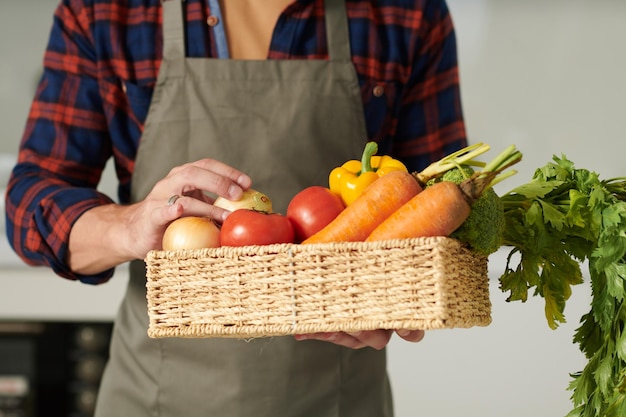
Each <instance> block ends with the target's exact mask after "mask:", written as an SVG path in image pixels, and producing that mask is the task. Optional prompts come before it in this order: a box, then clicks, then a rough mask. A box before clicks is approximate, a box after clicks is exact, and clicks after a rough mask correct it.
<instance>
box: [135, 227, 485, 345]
mask: <svg viewBox="0 0 626 417" xmlns="http://www.w3.org/2000/svg"><path fill="white" fill-rule="evenodd" d="M146 264H147V278H148V279H147V284H146V285H147V299H148V313H149V318H150V324H149V329H148V334H149V336H150V337H154V338H159V337H237V338H255V337H267V336H280V335H292V334H299V333H310V332H332V331H350V332H354V331H362V330H373V329H379V328H386V329H424V330H429V329H442V328H455V327H463V328H467V327H472V326H486V325H488V324H489V323H490V322H491V303H490V300H489V282H488V277H487V258H486V257H482V256H477V255H476V254H474V253H473V252H471V251H470V250H468V249H467V248H466V247H464V246H463V245H462V244H461V243H460V242H459V241H457V240H454V239H451V238H446V237H437V238H420V239H402V240H391V241H384V242H371V243H363V242H354V243H341V244H314V245H313V244H311V245H296V244H279V245H268V246H248V247H239V248H234V247H221V248H217V249H200V250H187V251H152V252H150V253H149V254H148V256H147V258H146Z"/></svg>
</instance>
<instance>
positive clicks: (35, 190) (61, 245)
mask: <svg viewBox="0 0 626 417" xmlns="http://www.w3.org/2000/svg"><path fill="white" fill-rule="evenodd" d="M183 4H184V7H185V9H186V19H187V26H186V30H187V39H189V40H191V41H189V42H188V46H187V47H188V56H191V57H216V56H217V47H216V42H215V37H214V34H213V33H212V28H211V27H210V26H209V25H208V24H207V18H208V17H209V16H211V10H210V8H209V5H208V1H206V0H204V1H202V0H187V1H186V2H185V3H183ZM347 9H348V18H349V28H350V43H351V48H352V55H353V56H352V60H353V62H354V65H355V67H356V70H357V73H358V77H359V82H360V87H361V92H362V97H363V104H364V109H363V110H364V113H365V120H366V122H367V131H368V135H369V137H370V138H375V139H376V140H378V141H379V148H380V152H381V153H384V154H390V155H393V156H395V157H397V158H399V159H401V160H403V161H404V162H405V163H406V164H407V166H408V167H409V168H410V169H411V170H419V169H421V168H423V167H425V166H426V165H428V164H429V163H430V162H432V161H433V160H436V159H439V158H441V157H442V156H444V155H446V154H448V153H450V152H452V151H455V150H457V149H459V148H460V147H462V146H464V145H465V144H466V139H465V128H464V123H463V117H462V110H461V100H460V93H459V76H458V67H457V55H456V40H455V35H454V29H453V24H452V21H451V17H450V14H449V10H448V8H447V5H446V4H445V1H444V0H347ZM161 18H162V15H161V0H117V1H114V0H63V1H62V2H61V4H60V5H59V7H58V9H57V11H56V13H55V16H54V21H53V25H52V30H51V34H50V39H49V44H48V47H47V50H46V53H45V60H44V67H45V68H44V74H43V77H42V79H41V83H40V84H39V88H38V90H37V93H36V96H35V99H34V101H33V104H32V108H31V111H30V115H29V118H28V122H27V126H26V129H25V132H24V137H23V139H22V142H21V146H20V150H19V157H18V163H17V165H16V166H15V169H14V171H13V176H12V178H11V180H10V183H9V189H8V193H7V197H6V199H7V201H6V203H7V204H6V214H7V224H6V229H7V236H8V238H9V241H10V242H11V244H12V246H13V247H14V249H15V251H16V252H17V254H18V255H19V256H20V257H21V258H23V259H24V261H25V262H26V263H28V264H31V265H48V266H50V267H51V268H52V269H53V270H54V271H55V273H57V274H58V275H60V276H63V277H66V278H70V279H80V280H81V281H83V282H86V283H92V284H96V283H101V282H104V281H106V280H107V279H108V278H109V277H110V276H111V275H112V273H113V270H110V271H106V272H104V273H102V274H100V275H97V276H77V275H76V274H74V273H72V271H70V270H69V268H68V266H67V263H66V262H65V259H66V256H67V251H68V239H69V232H70V228H71V227H72V224H73V223H74V221H75V220H76V219H77V218H78V217H79V216H80V215H81V214H82V213H83V212H84V211H85V210H88V209H90V208H93V207H94V206H97V205H101V204H108V203H111V202H112V199H111V198H109V197H107V196H105V195H103V194H102V193H100V192H98V191H97V189H96V187H97V185H98V182H99V181H100V177H101V175H102V172H103V169H104V167H105V164H106V163H107V160H109V159H110V158H111V157H113V159H114V161H115V169H116V172H117V177H118V179H119V193H118V196H117V200H118V201H119V202H120V203H122V204H124V203H128V201H129V190H130V181H131V174H132V172H133V164H134V159H135V154H136V152H137V146H138V145H139V141H140V138H141V132H142V128H143V123H144V119H145V118H146V113H147V110H148V106H149V103H150V99H151V95H152V91H153V88H154V85H155V80H156V77H157V73H158V70H159V64H160V61H161V46H162V33H161ZM325 36H326V35H325V30H324V3H323V0H297V1H295V2H294V3H293V4H292V5H290V6H289V7H288V9H287V10H286V11H285V13H284V14H283V15H282V16H281V17H280V20H279V22H278V24H277V26H276V30H275V32H274V36H273V39H272V41H271V47H270V52H269V56H268V58H269V59H324V58H326V57H327V51H326V38H325ZM381 87H382V89H381ZM381 92H384V93H383V94H380V93H381Z"/></svg>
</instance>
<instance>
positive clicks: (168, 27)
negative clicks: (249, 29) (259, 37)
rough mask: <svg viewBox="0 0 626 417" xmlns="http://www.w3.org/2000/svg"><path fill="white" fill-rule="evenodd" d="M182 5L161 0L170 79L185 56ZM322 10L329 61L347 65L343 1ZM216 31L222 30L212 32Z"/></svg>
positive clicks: (347, 38)
mask: <svg viewBox="0 0 626 417" xmlns="http://www.w3.org/2000/svg"><path fill="white" fill-rule="evenodd" d="M183 2H184V0H162V3H163V59H164V60H167V61H169V63H170V65H171V72H170V73H171V74H172V75H182V72H183V65H182V61H183V58H184V57H185V56H186V54H185V25H184V16H183ZM211 4H213V5H214V7H215V4H217V2H216V1H215V2H211ZM217 7H219V6H217ZM324 10H325V22H326V42H327V47H328V56H329V59H330V60H331V61H343V62H345V61H350V60H351V58H352V54H351V51H350V33H349V30H348V15H347V12H346V4H345V0H325V1H324ZM220 29H222V28H217V29H216V30H220ZM222 30H223V29H222ZM224 39H225V38H224ZM218 46H219V45H218ZM224 47H225V45H222V48H218V49H222V53H220V56H224V55H225V51H223V49H224Z"/></svg>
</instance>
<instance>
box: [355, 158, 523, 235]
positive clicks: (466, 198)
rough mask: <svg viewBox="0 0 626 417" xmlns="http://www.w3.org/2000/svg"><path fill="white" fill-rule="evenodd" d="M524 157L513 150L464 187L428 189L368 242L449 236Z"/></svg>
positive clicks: (440, 184)
mask: <svg viewBox="0 0 626 417" xmlns="http://www.w3.org/2000/svg"><path fill="white" fill-rule="evenodd" d="M521 158H522V154H521V153H520V152H519V151H517V150H516V149H515V147H514V146H510V147H508V148H507V149H505V150H504V151H503V152H502V153H501V154H500V155H498V157H497V158H496V159H494V160H493V161H492V162H491V163H489V164H487V165H486V166H485V168H484V169H483V170H482V171H480V172H476V173H475V174H473V175H472V176H471V177H470V178H468V179H467V180H465V181H463V182H462V183H460V184H458V185H457V184H456V183H453V182H450V181H441V182H438V183H435V184H433V185H431V186H428V187H426V188H425V189H424V191H422V192H421V193H419V194H418V195H416V196H415V197H413V198H412V199H411V200H410V201H408V202H407V203H406V204H404V205H403V206H402V207H400V208H399V209H398V210H397V211H396V212H394V213H393V214H391V215H390V216H389V217H388V218H387V219H385V221H383V222H382V223H381V224H379V225H378V226H377V227H376V228H375V229H374V230H373V231H372V233H371V234H370V235H369V236H368V237H367V239H366V241H368V242H371V241H376V240H386V239H402V238H411V237H425V236H449V235H450V234H451V233H452V232H454V231H455V230H456V229H457V228H459V227H460V226H461V225H462V224H463V222H465V220H466V219H467V218H468V217H469V215H470V213H471V209H472V204H474V202H475V201H476V200H478V199H479V198H480V196H481V195H482V193H483V192H484V191H485V190H487V189H489V188H490V187H492V186H493V184H494V183H495V182H497V181H499V180H501V179H502V178H503V177H506V176H508V175H507V173H504V174H502V176H500V177H498V174H499V173H500V172H502V171H503V170H504V169H506V168H508V167H509V166H511V165H513V164H515V163H517V162H518V161H519V160H520V159H521Z"/></svg>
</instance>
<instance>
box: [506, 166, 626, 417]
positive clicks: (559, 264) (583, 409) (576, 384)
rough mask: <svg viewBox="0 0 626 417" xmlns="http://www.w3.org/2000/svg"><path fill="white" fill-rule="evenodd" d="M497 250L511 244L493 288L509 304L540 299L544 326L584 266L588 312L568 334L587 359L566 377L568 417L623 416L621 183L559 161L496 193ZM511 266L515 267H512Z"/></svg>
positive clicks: (624, 193) (554, 322) (624, 233)
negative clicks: (500, 238)
mask: <svg viewBox="0 0 626 417" xmlns="http://www.w3.org/2000/svg"><path fill="white" fill-rule="evenodd" d="M502 201H503V204H504V210H505V215H506V230H505V236H504V245H503V246H509V247H512V249H511V252H510V254H509V257H508V259H507V265H506V268H505V271H504V273H503V274H502V276H501V277H500V288H501V289H502V291H503V292H508V294H509V296H508V300H509V301H522V302H523V301H526V300H527V298H528V293H529V292H531V291H532V293H533V295H534V296H541V297H543V298H544V300H545V314H546V319H547V322H548V325H549V326H550V327H551V328H552V329H556V328H557V327H558V326H559V324H561V323H564V322H565V316H564V309H565V305H566V302H567V300H568V299H569V297H570V295H571V293H572V288H571V287H572V286H573V285H577V284H580V283H582V282H583V275H582V272H581V266H580V265H581V264H582V262H583V261H587V262H588V268H589V277H590V279H591V288H592V296H593V297H592V302H591V310H590V312H589V313H588V314H585V315H583V317H582V318H581V321H580V323H581V325H580V327H579V328H578V329H577V330H576V332H575V335H574V343H577V344H578V345H579V347H580V349H581V351H582V352H583V353H584V354H585V356H586V358H587V359H588V363H587V365H586V366H585V369H583V371H581V372H579V373H575V374H572V378H573V380H572V382H571V384H570V386H569V389H570V390H571V391H572V401H573V403H574V409H573V410H572V411H571V412H570V414H569V415H568V417H600V416H601V417H618V416H625V415H626V309H625V308H624V307H623V301H624V297H625V295H626V282H625V281H626V178H617V179H610V180H601V179H600V178H599V176H598V175H597V174H596V173H594V172H591V171H588V170H585V169H577V168H575V166H574V163H573V162H571V161H569V160H568V159H567V158H566V157H565V156H562V157H560V158H559V157H556V156H555V157H553V162H550V163H548V164H547V165H546V166H544V167H543V168H540V169H537V170H536V171H535V174H534V176H533V178H532V180H531V181H530V182H529V183H527V184H524V185H522V186H520V187H517V188H515V189H513V190H512V191H510V192H509V193H507V194H505V195H503V196H502ZM516 263H517V264H516Z"/></svg>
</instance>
